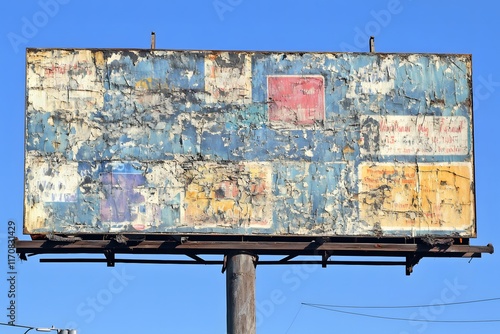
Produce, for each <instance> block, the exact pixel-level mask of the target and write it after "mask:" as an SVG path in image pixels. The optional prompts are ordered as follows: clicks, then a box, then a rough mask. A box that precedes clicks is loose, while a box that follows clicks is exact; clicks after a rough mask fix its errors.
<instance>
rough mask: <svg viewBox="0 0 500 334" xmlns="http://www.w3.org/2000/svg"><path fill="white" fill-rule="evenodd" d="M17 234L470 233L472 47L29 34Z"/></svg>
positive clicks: (472, 220) (472, 216)
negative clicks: (108, 42) (47, 44)
mask: <svg viewBox="0 0 500 334" xmlns="http://www.w3.org/2000/svg"><path fill="white" fill-rule="evenodd" d="M26 70H27V80H26V85H27V87H26V146H25V149H26V154H25V180H26V182H25V217H24V231H25V233H27V234H38V233H41V234H43V233H49V232H52V233H66V234H86V233H90V234H93V233H95V234H105V233H141V234H153V233H165V234H203V235H205V234H206V235H262V236H266V235H267V236H288V235H290V236H376V237H392V236H397V237H418V236H424V235H438V236H456V237H474V236H475V235H476V223H475V203H474V201H475V199H474V171H473V135H472V88H471V87H472V83H471V56H470V55H436V54H374V53H299V52H285V53H284V52H236V51H220V52H219V51H167V50H116V49H99V50H97V49H85V50H84V49H28V50H27V68H26Z"/></svg>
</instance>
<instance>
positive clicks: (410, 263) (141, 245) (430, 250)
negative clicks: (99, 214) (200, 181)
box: [16, 235, 494, 275]
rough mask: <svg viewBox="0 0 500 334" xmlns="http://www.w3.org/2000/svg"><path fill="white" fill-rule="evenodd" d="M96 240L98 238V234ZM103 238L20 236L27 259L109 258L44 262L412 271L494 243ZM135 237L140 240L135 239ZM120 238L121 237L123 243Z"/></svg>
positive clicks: (489, 247) (472, 253) (475, 253)
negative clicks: (236, 256) (234, 261)
mask: <svg viewBox="0 0 500 334" xmlns="http://www.w3.org/2000/svg"><path fill="white" fill-rule="evenodd" d="M93 238H95V236H93ZM101 238H102V239H100V240H96V239H83V240H82V239H81V238H75V240H72V239H71V238H59V239H57V240H46V239H44V240H31V241H26V240H17V241H16V251H17V253H18V254H19V255H20V257H21V258H22V259H27V257H31V256H35V255H45V254H102V255H104V257H103V258H44V259H40V262H90V263H106V264H107V266H109V267H113V266H114V265H115V264H116V263H145V264H203V265H223V261H214V260H205V259H203V258H202V257H200V255H227V254H228V253H230V252H234V251H244V252H250V253H252V254H256V255H277V256H284V257H283V258H282V259H280V260H272V261H266V260H258V262H257V264H258V265H284V264H285V265H292V264H318V265H321V266H322V267H326V266H328V265H385V266H395V265H402V266H405V269H406V275H410V274H411V273H412V271H413V267H414V266H415V265H416V264H418V262H419V261H420V260H421V259H422V258H424V257H433V258H479V257H481V255H482V254H483V253H489V254H492V253H493V251H494V248H493V246H492V245H491V244H488V245H486V246H471V245H469V239H448V240H446V243H439V242H432V243H429V241H428V240H425V239H387V238H386V239H379V240H377V239H373V238H366V239H363V238H316V239H313V240H311V238H307V239H306V238H292V239H290V238H258V237H241V239H240V240H236V238H223V237H219V238H206V237H205V238H199V237H194V238H193V237H191V236H162V237H161V236H158V237H154V238H152V237H150V236H140V237H139V238H138V236H137V235H131V236H119V237H117V236H101ZM134 238H135V240H134ZM117 240H118V241H117ZM117 254H128V255H174V256H175V255H177V256H178V255H181V256H187V257H189V258H190V260H179V259H117V258H116V257H115V255H117ZM297 256H311V257H319V258H320V260H305V261H302V260H293V259H294V258H296V257H297ZM331 257H384V258H402V259H403V261H398V260H391V261H381V260H373V261H372V260H370V261H366V260H347V261H345V260H331V259H330V258H331Z"/></svg>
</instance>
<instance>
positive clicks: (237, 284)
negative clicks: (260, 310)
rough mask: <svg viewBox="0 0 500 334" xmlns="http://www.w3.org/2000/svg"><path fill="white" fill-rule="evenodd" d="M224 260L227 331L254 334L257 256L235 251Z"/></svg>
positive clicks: (236, 333) (232, 333) (235, 333)
mask: <svg viewBox="0 0 500 334" xmlns="http://www.w3.org/2000/svg"><path fill="white" fill-rule="evenodd" d="M226 261H227V267H226V302H227V306H226V317H227V332H228V333H231V334H246V333H249V334H252V333H253V334H255V333H256V320H255V267H256V263H257V261H258V257H257V256H256V255H253V254H250V253H247V252H236V253H230V254H228V255H227V259H226Z"/></svg>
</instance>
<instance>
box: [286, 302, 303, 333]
mask: <svg viewBox="0 0 500 334" xmlns="http://www.w3.org/2000/svg"><path fill="white" fill-rule="evenodd" d="M302 305H303V303H302V304H300V307H299V310H298V311H297V313H296V314H295V317H293V320H292V323H291V324H290V326H288V329H287V330H286V332H285V334H286V333H288V331H289V330H290V328H292V325H293V323H294V322H295V319H297V317H298V316H299V313H300V310H302Z"/></svg>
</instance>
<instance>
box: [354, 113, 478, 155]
mask: <svg viewBox="0 0 500 334" xmlns="http://www.w3.org/2000/svg"><path fill="white" fill-rule="evenodd" d="M469 128H470V125H469V122H468V121H467V119H466V118H465V117H464V116H447V117H444V116H362V117H361V142H360V150H361V154H364V155H367V154H379V155H447V156H450V155H467V154H469Z"/></svg>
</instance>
